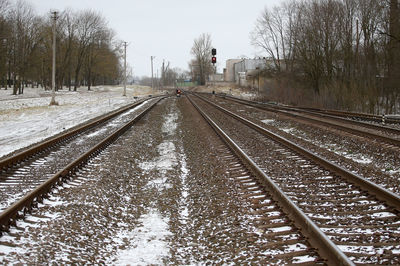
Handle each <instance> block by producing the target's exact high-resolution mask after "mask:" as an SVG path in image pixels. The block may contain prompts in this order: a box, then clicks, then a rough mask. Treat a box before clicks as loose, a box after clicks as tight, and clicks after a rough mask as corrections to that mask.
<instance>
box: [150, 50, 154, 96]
mask: <svg viewBox="0 0 400 266" xmlns="http://www.w3.org/2000/svg"><path fill="white" fill-rule="evenodd" d="M154 57H155V56H150V59H151V89H154V81H153V59H154Z"/></svg>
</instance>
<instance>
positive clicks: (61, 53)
mask: <svg viewBox="0 0 400 266" xmlns="http://www.w3.org/2000/svg"><path fill="white" fill-rule="evenodd" d="M53 21H54V20H53V18H52V16H51V13H50V12H49V13H48V14H46V15H44V16H38V15H36V14H35V12H34V9H33V7H32V6H31V5H30V4H29V3H27V2H24V1H17V2H16V4H15V5H12V4H11V3H10V2H9V1H8V0H0V87H3V88H7V87H8V88H13V94H22V93H23V91H24V87H26V86H27V85H28V84H31V85H32V86H42V87H43V88H45V89H49V88H50V87H51V76H52V52H53V48H52V43H53ZM56 36H57V37H56V43H57V44H56V49H57V52H56V55H57V56H56V62H57V65H56V89H61V88H62V87H63V86H66V87H68V88H69V90H72V89H73V90H76V89H77V88H78V87H79V86H81V85H85V86H88V88H89V89H90V86H92V85H96V84H115V83H118V82H119V79H120V78H121V66H120V60H119V59H120V54H121V51H120V49H119V47H120V45H119V46H118V45H116V44H115V34H114V32H113V31H112V30H111V29H110V28H108V26H107V22H106V20H105V19H104V18H103V17H102V16H101V15H100V14H99V13H96V12H94V11H92V10H85V11H78V12H75V11H72V10H64V11H62V12H58V13H57V19H56Z"/></svg>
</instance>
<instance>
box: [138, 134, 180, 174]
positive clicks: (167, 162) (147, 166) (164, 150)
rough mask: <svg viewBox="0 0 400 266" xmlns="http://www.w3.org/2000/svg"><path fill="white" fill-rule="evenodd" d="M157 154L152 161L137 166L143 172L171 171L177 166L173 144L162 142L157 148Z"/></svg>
mask: <svg viewBox="0 0 400 266" xmlns="http://www.w3.org/2000/svg"><path fill="white" fill-rule="evenodd" d="M157 150H158V153H159V154H160V156H159V157H157V158H156V159H155V160H154V161H151V162H143V163H140V164H139V167H140V168H141V169H142V170H144V171H151V170H161V171H167V170H172V169H173V167H174V166H176V165H177V164H178V159H177V157H176V152H175V150H176V148H175V144H174V143H172V142H169V141H166V142H163V143H161V144H160V145H158V146H157Z"/></svg>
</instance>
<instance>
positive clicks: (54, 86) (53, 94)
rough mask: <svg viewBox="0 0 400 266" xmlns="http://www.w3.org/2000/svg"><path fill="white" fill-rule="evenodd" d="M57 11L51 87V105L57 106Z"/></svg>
mask: <svg viewBox="0 0 400 266" xmlns="http://www.w3.org/2000/svg"><path fill="white" fill-rule="evenodd" d="M57 13H58V12H57V11H53V12H52V14H53V16H52V17H51V18H52V19H53V69H52V75H51V87H52V93H51V101H50V105H57V102H56V26H57V18H58V16H57Z"/></svg>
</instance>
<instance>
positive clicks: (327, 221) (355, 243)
mask: <svg viewBox="0 0 400 266" xmlns="http://www.w3.org/2000/svg"><path fill="white" fill-rule="evenodd" d="M195 102H197V106H198V107H199V108H201V109H204V110H206V111H203V112H205V113H206V114H207V115H208V116H209V117H210V120H211V119H212V120H214V121H216V122H212V123H217V124H218V128H222V129H223V130H224V131H226V133H224V134H225V135H228V134H229V136H230V139H233V140H234V141H235V142H236V143H237V144H231V146H232V145H233V146H238V147H239V146H240V147H241V148H242V149H243V150H244V152H246V153H247V155H246V156H242V160H244V161H246V164H247V165H250V163H249V161H250V160H253V161H254V162H255V164H256V165H257V167H252V169H253V171H255V170H254V169H259V171H260V172H261V173H260V174H258V178H259V182H260V183H261V184H263V185H264V188H265V189H266V190H269V191H270V189H271V188H272V189H273V190H276V191H278V192H279V193H281V192H282V193H283V194H282V193H281V196H277V197H278V198H279V197H282V199H281V200H280V202H281V204H285V202H286V203H290V204H288V205H291V206H289V207H287V208H289V209H291V210H289V211H288V213H292V212H293V211H294V210H298V211H299V215H298V217H297V216H291V217H293V219H294V220H295V221H296V224H298V225H299V228H301V229H302V232H303V233H304V232H305V231H304V230H307V228H308V227H309V226H310V224H313V225H315V226H316V228H315V232H318V231H319V232H320V233H321V235H320V236H319V237H320V238H319V239H318V238H315V237H316V236H315V235H314V234H310V233H308V235H310V236H308V237H309V240H310V243H312V245H313V246H314V245H318V244H315V243H321V239H328V240H329V241H327V242H326V246H325V247H324V248H321V247H319V248H318V252H323V251H327V253H328V254H327V255H329V254H331V255H332V254H335V255H333V258H332V257H330V258H327V257H326V256H327V255H326V254H322V253H319V254H321V256H322V257H323V258H327V259H328V263H329V264H338V263H340V264H348V265H351V264H353V263H354V264H399V263H400V244H399V243H400V212H399V211H400V198H399V196H398V195H396V194H394V193H392V192H390V191H387V190H385V189H383V188H382V187H380V186H378V185H376V184H374V183H372V182H370V181H368V180H366V179H364V178H362V177H360V176H358V175H356V174H353V173H351V172H349V171H347V170H345V169H343V168H341V167H339V166H337V165H335V164H332V163H330V162H329V161H327V160H325V159H323V158H320V157H319V156H316V155H315V154H313V153H311V152H309V151H307V150H305V149H303V148H301V147H299V146H297V145H296V144H294V143H292V142H290V141H287V140H285V139H283V138H281V137H279V136H277V135H276V134H273V133H272V132H268V131H267V130H265V129H263V128H261V127H260V126H258V125H255V124H254V123H251V122H250V121H247V120H246V119H244V118H241V117H239V116H237V115H235V114H233V113H231V112H229V111H227V110H225V109H223V108H222V107H220V106H217V105H215V104H213V103H211V102H209V101H206V99H204V98H201V101H199V100H198V99H196V101H195ZM209 123H211V122H209ZM214 127H217V126H216V125H215V126H214ZM249 159H250V160H249ZM268 179H270V180H268ZM300 214H301V215H300ZM302 214H305V215H304V216H303V215H302ZM292 215H293V214H292ZM299 217H301V218H299ZM302 219H303V221H301V220H302ZM307 219H309V220H311V222H310V223H307V222H304V221H307ZM302 224H303V226H301V225H302ZM304 228H306V229H304ZM305 235H307V234H306V233H305ZM314 247H317V246H314ZM334 250H336V251H337V250H339V251H340V252H336V253H335V252H334ZM340 253H343V254H345V255H344V256H342V255H340ZM335 260H336V261H335Z"/></svg>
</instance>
